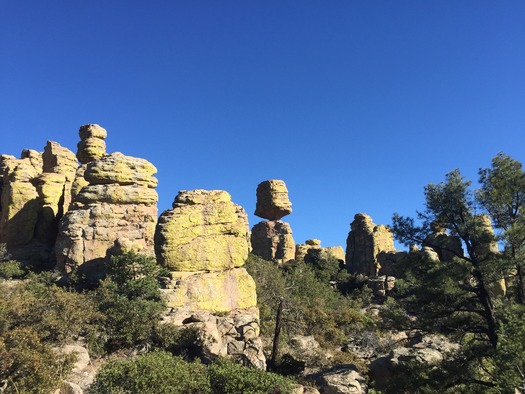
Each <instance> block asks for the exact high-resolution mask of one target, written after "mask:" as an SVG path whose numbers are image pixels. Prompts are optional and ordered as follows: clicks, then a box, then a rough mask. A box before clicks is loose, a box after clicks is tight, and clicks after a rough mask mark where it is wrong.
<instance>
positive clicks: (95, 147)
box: [77, 124, 107, 164]
mask: <svg viewBox="0 0 525 394" xmlns="http://www.w3.org/2000/svg"><path fill="white" fill-rule="evenodd" d="M78 134H79V136H80V142H79V143H78V145H77V148H78V150H77V158H78V161H79V162H80V163H82V164H87V163H89V162H91V161H93V160H97V159H98V158H100V157H102V156H104V155H105V154H106V142H105V141H104V140H105V139H106V137H107V132H106V129H104V128H102V127H100V126H99V125H97V124H87V125H84V126H80V130H79V131H78Z"/></svg>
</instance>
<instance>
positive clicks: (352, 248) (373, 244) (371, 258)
mask: <svg viewBox="0 0 525 394" xmlns="http://www.w3.org/2000/svg"><path fill="white" fill-rule="evenodd" d="M350 229H351V230H350V232H349V234H348V238H347V240H346V265H347V267H348V270H349V271H350V272H352V273H357V274H363V275H366V276H376V275H378V274H379V273H380V270H381V266H380V264H379V262H378V260H377V256H378V254H379V253H381V252H385V251H395V247H394V237H393V235H392V231H391V230H390V229H389V228H388V227H387V226H383V225H376V224H374V222H373V221H372V218H371V217H370V216H368V215H367V214H364V213H358V214H356V215H355V216H354V221H353V222H352V223H351V224H350Z"/></svg>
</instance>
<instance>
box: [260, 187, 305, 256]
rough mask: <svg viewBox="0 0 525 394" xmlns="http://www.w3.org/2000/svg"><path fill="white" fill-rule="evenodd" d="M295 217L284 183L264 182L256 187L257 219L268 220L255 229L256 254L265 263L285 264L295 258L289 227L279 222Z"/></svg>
mask: <svg viewBox="0 0 525 394" xmlns="http://www.w3.org/2000/svg"><path fill="white" fill-rule="evenodd" d="M290 213H292V204H291V202H290V200H289V199H288V189H287V188H286V184H285V183H284V182H283V181H281V180H269V181H264V182H261V183H260V184H259V185H258V186H257V205H256V208H255V215H257V216H259V217H261V218H263V219H268V221H262V222H260V223H257V224H256V225H255V226H253V228H252V235H251V244H252V252H253V254H255V255H257V256H260V257H262V258H263V259H265V260H273V261H276V262H278V263H284V262H287V261H289V260H292V259H294V258H295V242H294V239H293V237H292V229H291V228H290V224H288V223H286V222H283V221H281V220H280V219H281V218H282V217H284V216H286V215H289V214H290Z"/></svg>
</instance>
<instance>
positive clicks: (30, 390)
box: [0, 327, 74, 394]
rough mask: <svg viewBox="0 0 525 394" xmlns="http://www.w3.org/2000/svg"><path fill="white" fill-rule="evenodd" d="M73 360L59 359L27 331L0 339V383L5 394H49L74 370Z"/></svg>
mask: <svg viewBox="0 0 525 394" xmlns="http://www.w3.org/2000/svg"><path fill="white" fill-rule="evenodd" d="M73 360H74V356H72V355H69V356H65V355H58V354H56V352H54V351H53V349H52V348H51V347H50V346H49V345H47V344H45V343H43V342H42V341H41V339H40V337H39V335H38V333H37V332H36V331H35V330H33V329H32V328H30V327H22V328H15V329H13V330H10V331H9V332H7V333H5V335H2V336H0V381H2V382H6V387H5V391H2V393H4V394H40V393H42V394H48V393H50V392H52V391H53V390H54V389H56V388H58V386H59V385H60V383H61V381H62V379H63V378H64V377H65V376H66V375H67V374H68V373H69V372H70V370H71V369H72V367H73Z"/></svg>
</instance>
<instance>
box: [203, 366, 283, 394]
mask: <svg viewBox="0 0 525 394" xmlns="http://www.w3.org/2000/svg"><path fill="white" fill-rule="evenodd" d="M209 374H210V381H211V385H212V387H213V392H214V393H216V394H237V393H246V394H247V393H249V394H267V393H275V394H278V393H283V394H284V393H291V392H292V388H293V385H292V383H293V382H292V380H290V379H289V378H286V377H284V376H282V375H278V374H276V373H272V372H265V371H261V370H258V369H253V368H249V367H246V366H243V365H240V364H235V363H234V362H233V361H231V360H228V359H219V360H217V361H216V362H214V363H213V364H212V365H211V366H210V368H209Z"/></svg>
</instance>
